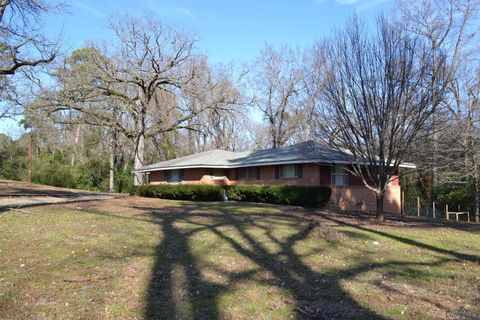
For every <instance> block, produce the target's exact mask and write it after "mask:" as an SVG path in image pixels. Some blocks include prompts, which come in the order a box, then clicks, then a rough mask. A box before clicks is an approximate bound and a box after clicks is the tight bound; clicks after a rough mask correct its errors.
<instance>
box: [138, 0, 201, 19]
mask: <svg viewBox="0 0 480 320" xmlns="http://www.w3.org/2000/svg"><path fill="white" fill-rule="evenodd" d="M147 4H148V7H149V8H150V10H152V11H153V12H155V13H156V14H157V15H159V16H160V17H167V16H184V17H187V18H190V19H192V20H198V17H197V16H196V15H195V14H194V13H193V12H192V11H191V10H190V9H188V8H185V7H181V6H164V5H159V4H156V3H155V2H154V1H152V0H147Z"/></svg>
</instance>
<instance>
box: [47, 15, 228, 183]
mask: <svg viewBox="0 0 480 320" xmlns="http://www.w3.org/2000/svg"><path fill="white" fill-rule="evenodd" d="M111 28H112V30H113V31H114V33H115V35H116V38H117V39H116V40H117V41H116V42H114V44H112V45H111V46H108V47H105V46H102V45H100V44H96V45H91V46H90V48H86V49H84V50H82V52H80V53H79V54H76V55H74V56H72V59H74V60H75V59H78V60H79V61H80V62H81V63H76V62H75V63H74V64H73V65H74V68H72V67H71V66H67V67H66V68H63V69H64V70H65V72H60V73H59V74H58V75H57V76H56V77H57V80H58V83H59V84H60V85H59V86H58V87H56V88H53V89H51V90H50V92H49V93H48V92H47V94H43V98H42V99H43V100H45V101H46V102H47V103H44V105H45V106H47V107H48V108H50V110H51V111H52V112H56V113H58V112H63V111H67V110H68V111H72V110H74V111H76V112H79V113H81V114H82V120H83V121H84V123H86V124H90V125H101V126H106V127H109V128H112V130H113V131H114V134H113V132H112V137H113V136H115V135H118V134H121V135H123V136H125V137H127V138H128V139H130V140H131V141H132V142H133V145H134V152H133V154H134V169H138V168H140V167H141V166H143V165H144V164H145V152H146V145H145V143H146V140H149V139H155V143H156V145H161V144H162V143H161V141H159V139H161V138H164V137H166V136H167V134H168V133H169V132H174V131H177V130H181V129H187V130H200V129H201V128H198V127H197V124H198V123H197V122H196V121H194V120H195V119H196V118H197V117H199V116H200V115H201V114H203V113H204V112H207V111H209V110H210V111H211V110H219V109H227V107H228V106H229V105H231V104H232V103H235V101H236V99H237V95H236V94H235V90H234V88H233V86H232V84H230V85H227V82H226V81H225V80H224V79H222V78H221V77H216V76H215V75H214V74H213V73H212V72H211V70H210V67H209V66H208V64H207V63H206V59H205V58H204V57H203V56H201V55H198V54H196V53H195V48H194V44H195V40H194V39H193V38H192V37H191V36H190V35H188V34H185V33H182V32H179V31H176V30H175V29H173V28H171V27H168V26H165V25H162V24H161V23H160V22H158V21H157V20H154V19H152V18H150V17H148V16H147V17H144V18H142V19H133V18H130V17H128V16H125V17H121V18H119V19H114V20H112V23H111ZM77 62H78V61H77ZM84 62H86V63H84ZM70 65H72V63H70ZM52 91H53V92H52ZM52 93H53V94H52ZM230 97H231V98H232V99H230ZM52 100H55V101H52ZM112 149H113V146H112ZM135 183H136V184H137V185H138V184H143V183H144V176H143V174H142V173H137V174H136V176H135Z"/></svg>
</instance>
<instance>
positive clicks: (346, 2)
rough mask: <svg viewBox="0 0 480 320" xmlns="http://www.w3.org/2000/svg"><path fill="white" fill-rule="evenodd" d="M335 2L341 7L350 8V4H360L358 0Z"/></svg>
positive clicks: (338, 0) (336, 0) (339, 0)
mask: <svg viewBox="0 0 480 320" xmlns="http://www.w3.org/2000/svg"><path fill="white" fill-rule="evenodd" d="M335 2H336V3H338V4H340V5H342V6H350V5H352V4H356V3H358V2H360V0H335Z"/></svg>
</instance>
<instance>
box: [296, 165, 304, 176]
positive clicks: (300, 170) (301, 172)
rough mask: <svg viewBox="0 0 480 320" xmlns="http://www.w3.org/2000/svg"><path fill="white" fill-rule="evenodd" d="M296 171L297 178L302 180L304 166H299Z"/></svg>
mask: <svg viewBox="0 0 480 320" xmlns="http://www.w3.org/2000/svg"><path fill="white" fill-rule="evenodd" d="M296 169H297V172H296V173H297V174H296V176H297V177H298V178H300V179H302V178H303V165H302V164H297V166H296Z"/></svg>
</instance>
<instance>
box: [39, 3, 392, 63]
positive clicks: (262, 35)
mask: <svg viewBox="0 0 480 320" xmlns="http://www.w3.org/2000/svg"><path fill="white" fill-rule="evenodd" d="M392 2H393V1H392V0H298V1H294V0H288V1H287V0H277V1H271V0H268V1H267V0H196V1H194V0H188V1H186V0H177V1H171V0H134V1H132V0H130V1H129V0H72V3H71V7H70V8H69V11H70V14H68V15H63V16H61V17H53V18H50V19H49V20H48V28H49V31H50V32H52V33H55V32H56V31H57V30H59V29H60V28H62V27H63V30H64V36H65V40H67V43H69V44H70V45H71V47H79V46H81V45H82V44H83V43H84V42H85V41H86V40H92V39H108V38H109V37H110V36H111V35H110V34H109V31H108V30H106V28H105V25H106V21H107V19H108V18H109V17H111V16H112V15H115V14H124V13H129V14H131V15H133V16H140V15H142V14H144V13H148V14H152V15H153V16H156V17H157V18H158V19H160V20H162V21H163V22H165V23H168V24H173V25H176V26H177V27H179V28H181V29H184V30H186V31H189V32H192V33H195V34H196V35H197V37H198V39H199V42H198V46H199V47H200V49H201V50H202V51H205V52H206V53H207V54H208V56H209V58H210V60H211V62H225V63H226V62H229V61H231V60H243V61H247V60H251V59H253V58H255V56H256V55H257V54H258V52H259V50H260V48H262V47H263V45H264V44H265V43H269V44H272V45H281V44H288V45H291V46H298V47H300V48H303V47H305V46H308V45H310V44H311V43H312V42H313V41H314V39H316V38H318V37H320V36H321V35H322V34H324V33H325V32H328V31H329V30H331V27H332V26H335V25H342V24H343V22H344V20H345V18H346V17H347V16H349V15H350V14H352V13H353V12H355V11H356V12H357V13H358V14H359V15H361V16H365V17H366V18H367V19H371V18H373V17H374V16H375V14H376V13H377V12H379V11H380V10H388V9H389V8H390V6H392Z"/></svg>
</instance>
